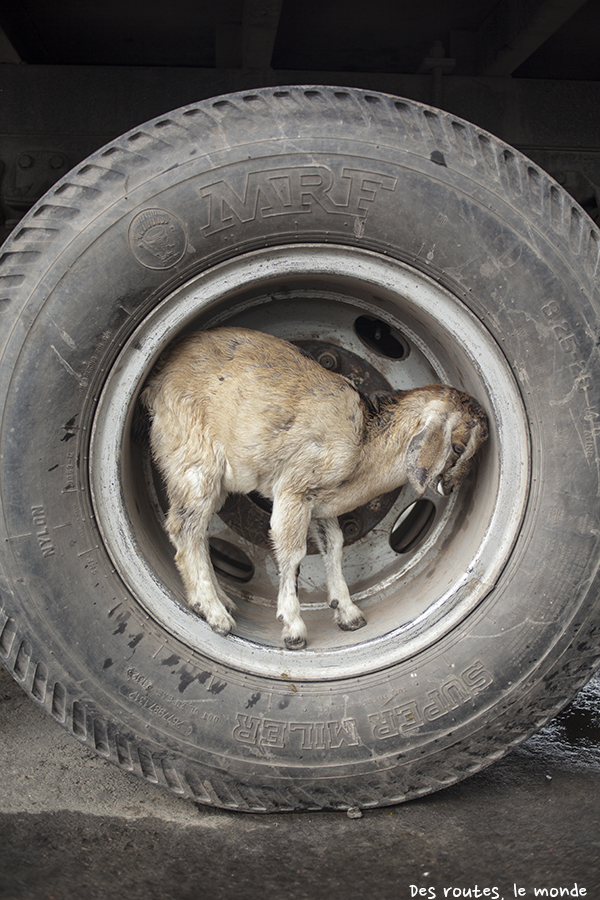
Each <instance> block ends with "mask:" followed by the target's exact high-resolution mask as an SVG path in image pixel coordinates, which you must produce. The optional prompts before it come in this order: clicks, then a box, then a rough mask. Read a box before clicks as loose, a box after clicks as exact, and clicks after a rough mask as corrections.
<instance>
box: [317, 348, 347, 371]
mask: <svg viewBox="0 0 600 900" xmlns="http://www.w3.org/2000/svg"><path fill="white" fill-rule="evenodd" d="M316 360H317V362H318V363H319V365H321V366H323V368H324V369H327V370H328V371H330V372H337V371H338V369H339V368H340V367H341V365H342V360H341V359H340V355H339V353H338V352H337V351H336V350H334V349H333V348H332V347H328V348H327V349H326V350H321V352H320V353H319V354H318V355H317V357H316Z"/></svg>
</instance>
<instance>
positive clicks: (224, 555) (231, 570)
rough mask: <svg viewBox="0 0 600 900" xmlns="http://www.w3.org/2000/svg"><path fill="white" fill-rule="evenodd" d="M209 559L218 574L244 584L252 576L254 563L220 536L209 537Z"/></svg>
mask: <svg viewBox="0 0 600 900" xmlns="http://www.w3.org/2000/svg"><path fill="white" fill-rule="evenodd" d="M209 550H210V559H211V562H212V564H213V568H214V570H215V572H217V574H218V575H224V576H225V577H226V578H231V580H232V581H238V582H240V583H241V584H245V583H246V582H247V581H251V579H252V577H253V576H254V565H253V563H252V562H251V560H250V559H249V558H248V557H247V556H246V554H245V553H244V552H243V551H242V550H240V548H239V547H236V546H235V544H231V543H230V542H229V541H224V540H222V539H221V538H210V539H209Z"/></svg>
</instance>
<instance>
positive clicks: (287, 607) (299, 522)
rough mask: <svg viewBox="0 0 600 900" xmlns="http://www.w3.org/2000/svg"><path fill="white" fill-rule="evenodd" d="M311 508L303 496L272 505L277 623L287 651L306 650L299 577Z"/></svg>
mask: <svg viewBox="0 0 600 900" xmlns="http://www.w3.org/2000/svg"><path fill="white" fill-rule="evenodd" d="M309 522H310V507H309V505H308V503H307V501H306V500H305V499H304V498H303V497H302V496H296V495H289V494H278V495H277V496H276V497H275V499H274V502H273V513H272V515H271V538H272V541H273V546H274V549H275V556H276V559H277V565H278V568H279V593H278V596H277V619H278V621H279V622H282V623H283V631H282V637H283V640H284V642H285V646H286V647H287V649H288V650H303V649H304V647H306V640H307V637H308V632H307V630H306V625H305V624H304V621H303V619H302V616H301V615H300V601H299V599H298V574H299V571H300V563H301V562H302V560H303V559H304V557H305V555H306V535H307V532H308V525H309Z"/></svg>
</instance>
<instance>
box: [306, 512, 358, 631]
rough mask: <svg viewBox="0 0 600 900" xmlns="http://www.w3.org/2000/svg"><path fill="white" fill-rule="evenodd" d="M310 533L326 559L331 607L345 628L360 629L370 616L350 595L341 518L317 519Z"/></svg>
mask: <svg viewBox="0 0 600 900" xmlns="http://www.w3.org/2000/svg"><path fill="white" fill-rule="evenodd" d="M310 534H311V537H312V538H313V540H314V541H315V543H316V545H317V547H318V548H319V552H320V553H321V556H322V557H323V561H324V563H325V574H326V576H327V595H328V601H329V605H330V607H331V608H332V609H333V610H335V612H334V619H335V621H336V622H337V624H338V625H339V626H340V628H341V629H342V630H343V631H356V629H357V628H362V627H363V625H366V624H367V620H366V619H365V617H364V616H363V614H362V613H361V611H360V609H359V608H358V606H356V605H355V604H354V603H353V602H352V600H351V599H350V591H349V590H348V585H347V584H346V580H345V578H344V576H343V574H342V547H343V544H344V537H343V534H342V529H341V528H340V524H339V522H338V520H337V519H334V518H331V519H314V520H313V521H312V522H311V523H310Z"/></svg>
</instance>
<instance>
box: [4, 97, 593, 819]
mask: <svg viewBox="0 0 600 900" xmlns="http://www.w3.org/2000/svg"><path fill="white" fill-rule="evenodd" d="M599 251H600V232H598V230H597V228H596V227H595V226H594V225H593V223H592V222H591V220H590V219H589V218H588V217H587V216H586V214H585V213H584V212H583V211H582V210H581V209H580V208H579V207H578V206H577V204H576V203H574V201H573V200H572V199H571V198H570V197H569V195H567V194H566V193H565V192H564V191H563V190H562V189H561V188H560V186H559V185H557V184H556V183H555V182H554V181H553V180H552V179H551V178H549V177H548V175H546V174H545V173H544V172H543V171H541V170H540V169H539V168H538V167H537V166H536V165H534V164H533V163H532V162H531V161H529V160H528V159H526V158H525V157H524V156H522V155H520V154H519V153H518V152H517V151H515V150H513V149H512V148H510V147H508V146H506V145H505V144H503V143H502V142H501V141H499V140H498V139H496V138H494V137H493V136H491V135H489V134H487V133H486V132H484V131H482V130H481V129H479V128H477V127H475V126H474V125H471V124H469V123H467V122H464V121H461V120H460V119H458V118H456V117H455V116H453V115H450V114H447V113H445V112H442V111H440V110H436V109H432V108H430V107H427V106H424V105H421V104H418V103H414V102H412V101H409V100H404V99H399V98H397V97H393V96H388V95H384V94H377V93H368V92H365V91H364V90H358V89H349V88H330V87H286V88H279V89H271V88H265V89H261V90H256V91H252V92H244V93H237V94H231V95H228V96H224V97H220V98H216V99H212V100H208V101H203V102H200V103H197V104H193V105H191V106H187V107H184V108H182V109H179V110H176V111H174V112H172V113H169V114H168V115H166V116H163V117H161V118H158V119H155V120H154V121H151V122H148V123H146V124H145V125H142V126H141V127H139V128H136V129H135V130H133V131H131V132H129V133H128V134H126V135H124V136H123V137H121V138H119V139H117V140H115V141H113V142H112V143H111V144H109V145H107V146H106V147H103V148H102V149H100V150H99V151H98V152H96V153H94V154H93V155H92V156H90V157H89V158H88V159H87V160H86V161H85V162H84V163H83V164H81V165H80V166H78V167H77V168H76V169H74V170H73V171H71V172H70V173H69V174H68V175H66V176H65V177H64V178H63V179H62V180H61V181H59V182H58V183H57V184H56V185H55V186H54V187H53V188H52V190H51V191H50V192H49V193H48V194H46V196H45V197H43V199H42V200H40V202H39V203H38V204H37V205H36V206H35V207H34V208H33V209H32V210H31V212H30V213H29V214H28V215H27V216H26V217H25V219H23V220H22V222H21V223H20V224H19V226H18V227H17V228H16V229H15V231H14V233H13V235H12V236H11V238H10V239H9V240H8V241H7V242H6V244H5V245H4V247H3V248H2V252H1V256H0V321H1V323H2V328H1V330H0V352H1V357H0V385H1V401H0V402H1V404H2V434H1V448H0V452H1V470H0V479H1V482H0V489H1V498H2V513H3V514H2V520H1V527H2V547H3V552H2V556H1V572H0V589H1V606H0V610H1V611H0V655H1V658H2V659H3V661H4V663H5V664H6V666H7V667H8V668H9V670H10V671H11V672H12V673H13V674H14V676H15V678H16V679H17V680H18V681H19V682H20V683H21V684H22V686H23V688H24V689H25V690H26V691H27V692H28V693H29V694H30V695H31V696H32V697H33V698H34V699H35V700H36V701H37V702H38V703H39V704H41V705H42V706H43V707H44V708H45V709H46V710H47V711H48V713H49V714H50V715H51V716H53V717H54V718H55V719H56V720H57V721H58V722H60V723H61V724H62V725H63V726H64V727H65V728H66V729H68V730H69V731H70V732H72V733H73V734H74V735H75V737H76V738H78V739H79V740H81V741H83V742H85V743H86V744H87V745H88V746H90V747H92V748H93V750H94V752H96V753H98V754H100V755H101V756H105V757H106V758H107V759H109V760H112V761H113V762H114V763H116V764H117V765H119V766H121V767H122V768H123V769H125V770H127V771H129V772H132V773H135V774H136V775H138V776H141V777H143V778H146V779H148V780H149V781H151V782H154V783H157V784H161V785H164V786H165V787H167V788H169V789H170V790H171V791H173V792H175V793H176V794H179V795H181V796H185V797H193V798H195V799H196V800H198V801H200V802H202V803H206V804H213V805H216V806H220V807H226V808H229V809H237V810H247V811H254V812H260V811H262V812H265V811H278V810H296V809H311V810H316V809H347V808H349V807H356V806H358V807H361V808H366V807H374V806H381V805H386V804H391V803H397V802H400V801H404V800H409V799H411V798H414V797H418V796H422V795H424V794H427V793H429V792H431V791H435V790H437V789H439V788H442V787H444V786H446V785H449V784H452V783H454V782H456V781H457V780H459V779H462V778H464V777H466V776H468V775H469V774H470V773H473V772H476V771H478V770H480V769H481V768H482V767H484V766H486V765H488V764H489V763H491V762H492V761H493V760H496V759H498V758H499V757H501V756H502V755H504V754H505V753H507V752H508V751H509V750H510V749H511V748H512V747H514V746H515V745H517V744H518V743H519V742H521V741H523V740H524V739H525V738H526V737H528V736H529V735H530V734H531V733H532V732H533V731H534V730H536V729H538V728H540V727H541V726H542V725H543V724H544V723H545V722H546V721H548V719H549V718H550V717H552V716H553V715H554V714H555V713H556V712H557V711H558V710H559V709H560V708H561V707H562V706H563V705H564V704H565V703H566V702H567V701H568V700H569V699H570V698H571V697H572V696H573V695H574V694H575V692H576V691H577V690H578V689H579V688H580V687H581V686H582V685H583V684H584V683H585V682H586V680H587V679H588V678H589V677H590V676H591V674H592V673H593V671H594V669H595V667H596V666H597V663H598V657H599V644H600V632H599V626H600V607H599V604H598V600H597V597H598V564H599V560H600V554H599V548H598V539H599V536H600V524H599V515H598V511H599V505H598V475H599V467H600V455H599V453H598V440H599V434H600V428H599V423H600V371H599V369H600V353H599V349H598V345H599V342H600V320H599V317H598V310H599V296H598V266H599V256H600V254H599ZM225 323H226V324H236V325H245V326H249V327H252V328H257V329H259V330H263V331H268V332H271V333H273V334H278V335H280V336H283V337H286V338H288V339H290V340H292V341H296V342H298V343H299V344H300V345H301V346H304V347H305V348H306V349H307V350H308V351H309V352H311V353H313V355H314V356H315V357H316V358H317V359H319V360H320V361H321V362H322V363H323V364H324V365H326V366H328V367H330V368H335V369H337V370H339V371H341V372H343V373H344V374H347V375H348V376H349V377H350V378H352V379H354V381H355V382H356V383H357V384H360V385H361V386H362V387H363V388H365V389H367V390H379V389H382V388H384V389H385V388H386V387H389V386H390V385H391V386H392V387H393V388H407V387H412V386H414V385H417V384H424V383H427V382H431V381H442V382H447V383H451V384H453V385H454V386H455V387H458V388H460V389H463V390H466V391H468V392H469V393H471V394H473V395H474V396H475V397H477V399H478V400H479V401H480V403H482V405H483V406H484V407H485V408H486V410H487V413H488V416H489V419H490V426H491V437H490V440H489V441H488V442H487V445H486V447H485V448H484V452H483V454H482V456H481V459H480V461H479V463H478V465H477V467H476V469H475V471H474V473H473V477H472V479H471V482H470V483H469V484H468V485H466V486H463V488H462V489H461V491H460V492H459V494H458V495H453V496H452V497H450V498H442V497H438V496H437V495H436V496H433V495H432V496H429V495H426V496H425V497H423V498H419V497H417V496H416V495H415V494H412V493H411V489H410V487H408V488H403V489H402V490H400V491H396V492H394V493H393V494H391V495H387V496H386V497H385V498H383V499H382V500H381V501H377V502H373V503H371V504H369V505H367V507H365V508H363V509H361V510H360V511H358V512H357V513H356V514H353V515H351V516H349V517H347V519H346V520H345V521H344V522H343V523H342V524H343V527H344V534H345V536H346V541H347V547H346V549H345V551H344V554H345V555H344V560H345V562H344V566H345V574H346V578H347V581H348V583H349V586H350V589H351V592H352V595H353V599H354V600H355V601H356V602H358V604H359V605H360V606H361V608H362V610H363V612H364V613H365V615H366V617H367V620H368V624H367V626H366V627H364V628H362V629H360V630H359V631H356V632H342V631H340V630H339V629H338V628H337V627H336V626H335V624H334V622H333V619H332V616H331V611H330V610H328V608H327V604H326V598H325V593H324V574H323V572H322V569H321V563H320V560H319V557H318V556H317V555H314V554H311V553H309V555H308V556H307V558H306V560H305V561H304V563H303V565H302V569H301V574H300V588H301V600H302V605H303V609H304V612H303V615H304V618H305V620H306V622H307V624H308V628H309V645H308V648H307V649H306V650H304V651H300V652H292V651H287V650H286V649H285V648H284V647H282V646H281V642H280V635H279V625H278V623H277V622H276V620H275V612H274V601H275V592H276V583H277V577H276V572H275V568H274V563H273V560H272V557H271V554H270V549H269V545H268V510H267V509H265V508H264V503H261V500H260V498H256V497H255V498H252V497H250V498H231V499H230V500H228V501H227V503H226V505H225V507H224V509H223V510H222V511H221V513H220V515H219V516H216V517H215V518H214V520H213V524H212V526H211V546H212V553H213V561H214V565H215V568H216V570H217V572H218V574H219V577H220V578H221V580H222V584H223V586H224V587H225V589H226V590H227V591H228V592H229V593H230V595H231V596H232V597H233V599H234V600H235V601H236V602H237V605H238V614H237V618H236V622H237V625H236V629H235V632H234V633H233V634H232V635H231V636H229V637H226V638H225V637H221V636H219V635H217V634H215V633H213V632H212V631H211V630H210V628H209V627H208V626H207V625H206V623H204V622H203V621H201V620H200V619H199V618H198V617H197V616H194V615H193V614H192V613H191V612H190V611H189V610H188V609H187V608H186V606H185V604H184V602H183V594H182V588H181V584H180V582H179V580H178V576H177V573H176V570H175V567H174V564H173V558H172V549H171V548H170V546H169V543H168V540H167V538H166V536H165V534H164V530H163V528H162V521H163V519H164V506H165V501H164V496H163V489H162V485H161V483H160V478H159V477H158V475H157V473H156V471H154V469H153V466H152V461H151V459H150V455H149V451H148V446H147V430H146V426H145V423H144V420H143V416H141V414H140V412H139V406H138V404H137V397H138V395H139V393H140V390H141V387H142V385H143V383H144V380H145V379H146V377H147V375H148V373H149V371H150V370H151V368H152V366H153V364H154V362H155V360H156V359H157V357H158V355H159V354H160V353H161V352H162V350H164V348H165V347H166V346H167V345H168V344H169V343H170V342H171V341H173V340H174V339H175V338H177V337H179V336H181V334H182V333H184V332H186V331H190V330H193V329H199V328H209V327H213V326H216V325H220V324H225Z"/></svg>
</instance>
